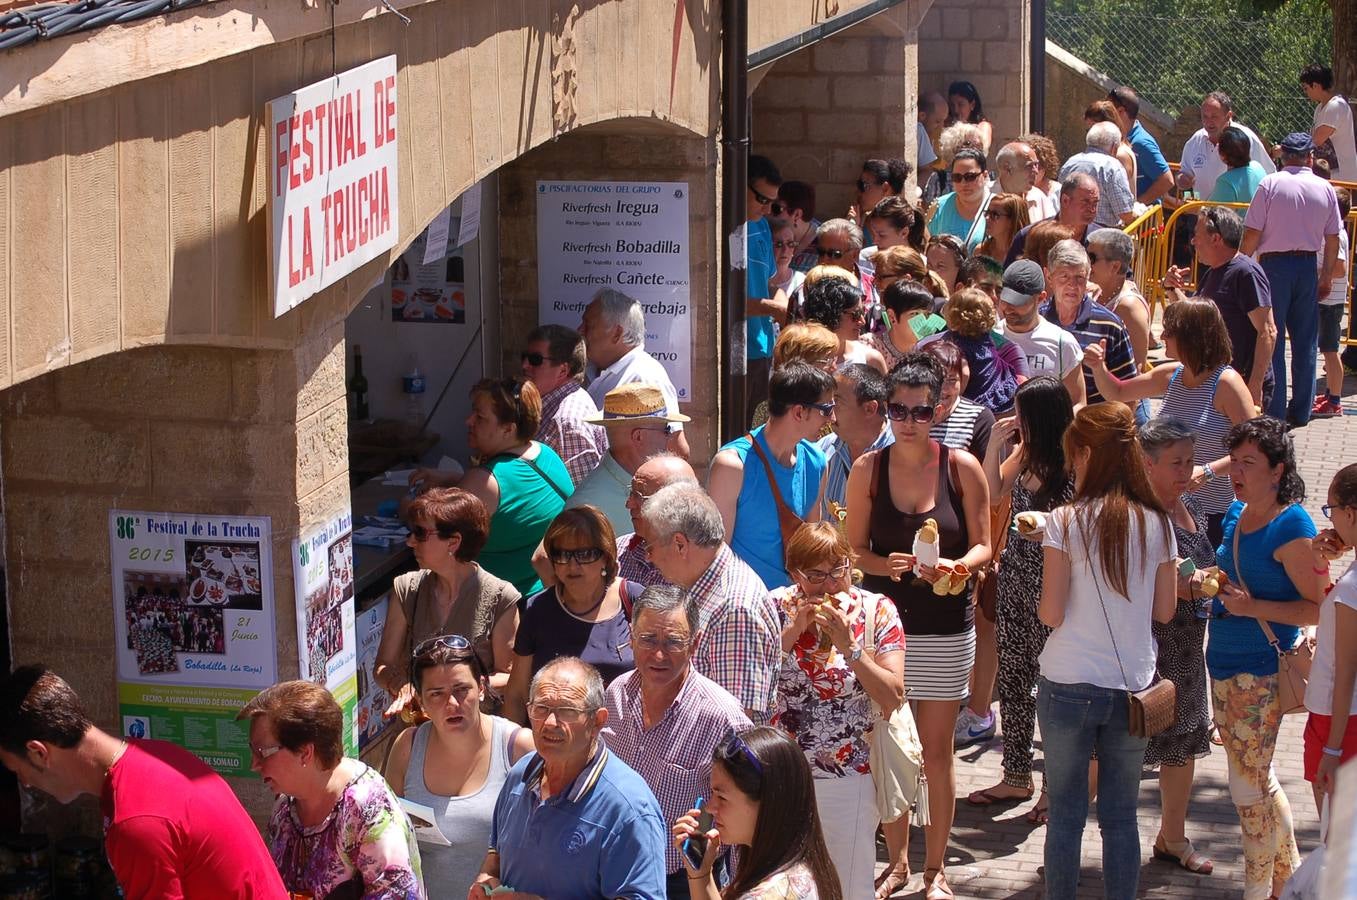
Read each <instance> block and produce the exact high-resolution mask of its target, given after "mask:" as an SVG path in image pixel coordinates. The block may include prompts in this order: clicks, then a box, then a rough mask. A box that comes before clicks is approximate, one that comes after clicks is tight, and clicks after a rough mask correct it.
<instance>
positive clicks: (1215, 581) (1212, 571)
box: [1201, 566, 1230, 597]
mask: <svg viewBox="0 0 1357 900" xmlns="http://www.w3.org/2000/svg"><path fill="white" fill-rule="evenodd" d="M1202 572H1203V573H1204V574H1205V577H1203V578H1202V583H1201V592H1202V595H1203V596H1206V597H1214V596H1216V594H1219V593H1220V589H1221V588H1223V587H1224V586H1225V585H1227V584H1229V583H1230V577H1229V576H1228V575H1226V574H1225V573H1224V572H1222V571H1221V570H1220V569H1219V568H1218V567H1217V566H1211V567H1210V568H1209V569H1202Z"/></svg>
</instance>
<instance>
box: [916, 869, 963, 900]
mask: <svg viewBox="0 0 1357 900" xmlns="http://www.w3.org/2000/svg"><path fill="white" fill-rule="evenodd" d="M924 890H925V891H926V893H925V894H924V900H953V898H955V897H956V895H955V894H953V893H952V886H951V885H949V884H948V883H947V876H946V875H944V874H943V873H942V869H924Z"/></svg>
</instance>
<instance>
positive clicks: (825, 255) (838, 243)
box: [791, 219, 875, 317]
mask: <svg viewBox="0 0 1357 900" xmlns="http://www.w3.org/2000/svg"><path fill="white" fill-rule="evenodd" d="M863 246H864V242H863V239H862V229H861V228H860V227H858V225H857V224H856V223H854V222H851V221H849V220H848V219H829V220H827V221H824V222H821V223H820V227H819V228H817V229H815V253H816V256H817V261H816V268H819V267H820V266H828V267H832V268H839V269H842V270H843V271H845V272H847V273H848V274H850V275H851V276H853V279H854V280H855V282H856V284H857V286H858V287H859V288H861V289H862V292H863V294H865V295H866V296H868V297H872V296H874V294H873V291H874V290H875V287H874V286H873V282H872V274H871V273H870V272H867V271H864V270H863V269H862V268H861V267H860V266H859V265H858V260H859V258H860V257H861V256H862V248H863ZM811 271H814V270H813V269H812V270H811ZM814 282H815V279H813V278H811V273H810V272H807V273H806V284H805V288H809V287H810V286H811V285H812V284H814ZM805 288H803V289H802V290H803V292H804V290H805ZM791 314H792V316H793V317H794V316H795V315H796V302H795V300H794V301H793V302H792V313H791Z"/></svg>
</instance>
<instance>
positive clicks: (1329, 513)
mask: <svg viewBox="0 0 1357 900" xmlns="http://www.w3.org/2000/svg"><path fill="white" fill-rule="evenodd" d="M1351 508H1352V507H1350V506H1348V505H1347V504H1346V503H1332V504H1330V503H1325V504H1324V505H1323V506H1321V507H1320V508H1319V511H1320V512H1322V513H1324V518H1326V519H1329V520H1330V521H1332V520H1333V511H1334V510H1336V509H1351Z"/></svg>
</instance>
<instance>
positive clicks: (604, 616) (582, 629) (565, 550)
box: [504, 505, 644, 724]
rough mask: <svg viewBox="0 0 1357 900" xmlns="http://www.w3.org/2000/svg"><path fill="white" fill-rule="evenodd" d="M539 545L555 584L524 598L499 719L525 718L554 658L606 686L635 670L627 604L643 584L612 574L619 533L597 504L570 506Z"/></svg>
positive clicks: (636, 594) (517, 720) (552, 524)
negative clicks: (596, 675) (536, 680)
mask: <svg viewBox="0 0 1357 900" xmlns="http://www.w3.org/2000/svg"><path fill="white" fill-rule="evenodd" d="M542 547H543V549H544V550H545V551H546V555H547V559H549V560H550V561H551V567H552V569H553V571H554V572H555V574H556V585H555V586H554V587H549V588H547V589H546V590H544V591H542V592H541V593H539V594H537V595H535V596H533V597H529V598H528V602H527V606H526V607H525V609H524V610H523V616H522V620H521V621H520V622H519V624H518V634H517V635H516V636H515V637H514V664H513V668H511V669H510V671H509V685H508V687H507V688H506V689H505V693H504V714H505V715H506V716H508V717H509V718H511V719H513V720H514V721H515V722H518V723H519V724H526V723H527V721H528V711H527V703H528V688H529V686H530V684H531V682H532V676H534V675H536V674H537V672H538V670H540V669H541V668H542V667H543V666H544V665H546V664H547V663H549V662H551V661H552V660H553V659H555V658H557V657H558V656H574V657H578V658H579V659H582V660H584V661H585V662H587V663H589V664H590V665H592V666H593V667H594V668H596V669H598V670H599V672H600V673H601V674H602V675H603V680H604V681H605V682H607V681H611V680H612V679H614V678H616V677H617V676H618V675H621V674H622V673H623V672H626V671H629V670H630V669H632V668H633V667H634V665H635V663H634V661H633V658H632V653H631V625H630V618H631V616H630V611H631V600H632V599H633V598H635V597H636V596H638V595H639V594H640V593H641V591H642V590H643V589H644V586H643V585H640V584H636V583H635V582H629V581H624V580H622V579H621V578H620V577H618V574H617V536H616V535H615V534H614V533H613V527H612V525H611V524H609V522H608V519H607V517H606V516H604V515H603V513H602V512H600V511H599V509H598V508H597V507H594V506H588V505H585V506H577V507H574V508H572V509H567V510H565V511H564V512H562V513H561V514H560V515H559V516H557V517H556V518H555V520H554V521H552V523H551V527H549V528H548V529H547V533H546V536H545V537H544V538H543V539H542Z"/></svg>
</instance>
